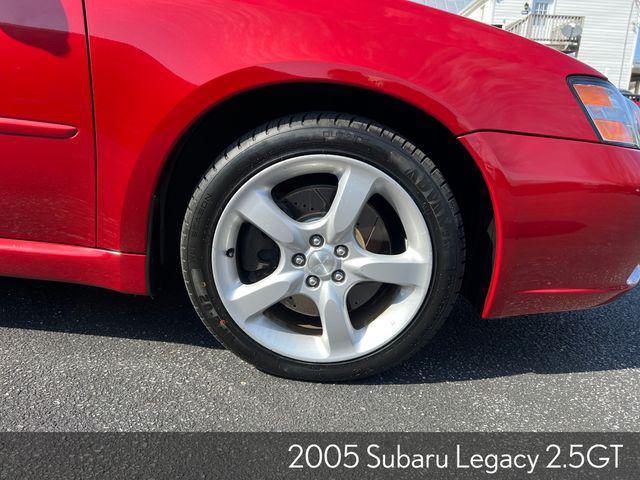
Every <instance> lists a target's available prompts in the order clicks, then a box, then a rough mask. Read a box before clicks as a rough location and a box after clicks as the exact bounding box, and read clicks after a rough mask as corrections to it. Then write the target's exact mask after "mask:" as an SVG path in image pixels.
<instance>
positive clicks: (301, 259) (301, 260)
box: [291, 253, 307, 267]
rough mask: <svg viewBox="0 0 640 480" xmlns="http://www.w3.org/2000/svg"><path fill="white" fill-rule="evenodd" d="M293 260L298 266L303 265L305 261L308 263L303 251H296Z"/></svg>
mask: <svg viewBox="0 0 640 480" xmlns="http://www.w3.org/2000/svg"><path fill="white" fill-rule="evenodd" d="M291 261H292V262H293V264H294V265H295V266H296V267H302V266H303V265H304V264H305V263H307V259H306V258H305V257H304V255H303V254H301V253H296V254H295V255H294V256H293V258H292V259H291Z"/></svg>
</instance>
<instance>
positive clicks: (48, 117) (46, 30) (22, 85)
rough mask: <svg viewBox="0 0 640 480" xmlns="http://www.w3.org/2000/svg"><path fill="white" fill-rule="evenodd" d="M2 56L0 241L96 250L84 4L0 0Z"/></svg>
mask: <svg viewBox="0 0 640 480" xmlns="http://www.w3.org/2000/svg"><path fill="white" fill-rule="evenodd" d="M0 58H1V59H2V70H1V73H0V92H1V93H0V117H3V118H2V120H0V133H2V135H0V158H1V160H0V237H4V238H17V239H24V240H38V241H47V242H55V243H67V244H75V245H85V246H95V229H96V225H95V217H96V212H95V210H96V205H95V188H96V186H95V182H96V180H95V158H94V142H93V120H92V113H91V89H90V82H89V66H88V60H87V42H86V37H85V29H84V15H83V11H82V2H81V1H79V0H2V1H0ZM14 119H21V120H26V121H27V122H26V123H25V122H22V123H20V122H19V121H16V120H14ZM29 121H30V122H29ZM50 124H56V125H50ZM68 127H72V128H73V129H74V130H77V131H74V134H71V135H69V133H70V132H69V130H68ZM65 129H66V130H65ZM61 130H62V131H61ZM24 135H35V137H29V136H24Z"/></svg>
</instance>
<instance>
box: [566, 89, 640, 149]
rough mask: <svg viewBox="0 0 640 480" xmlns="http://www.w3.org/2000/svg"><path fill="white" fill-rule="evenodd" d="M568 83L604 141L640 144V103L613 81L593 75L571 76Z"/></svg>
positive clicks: (626, 145)
mask: <svg viewBox="0 0 640 480" xmlns="http://www.w3.org/2000/svg"><path fill="white" fill-rule="evenodd" d="M569 85H571V88H572V89H573V92H574V93H575V95H576V98H577V99H578V101H579V102H580V104H581V105H582V107H583V108H584V110H585V113H586V114H587V116H588V117H589V120H590V121H591V124H592V125H593V128H594V129H595V131H596V133H597V134H598V137H600V140H602V141H603V142H605V143H611V144H613V145H622V146H625V147H635V148H640V123H639V122H638V120H639V119H640V112H639V111H638V107H637V106H636V105H635V104H634V103H633V102H632V101H631V100H629V99H628V98H626V97H625V96H624V95H622V93H620V91H619V90H618V89H617V88H616V87H614V86H613V85H612V84H610V83H609V82H607V81H605V80H601V79H598V78H592V77H571V78H570V79H569Z"/></svg>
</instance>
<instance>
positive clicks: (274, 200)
mask: <svg viewBox="0 0 640 480" xmlns="http://www.w3.org/2000/svg"><path fill="white" fill-rule="evenodd" d="M338 120H339V118H338V119H336V117H335V116H333V117H332V116H323V115H317V116H315V118H314V120H313V121H312V122H305V121H304V119H300V120H299V121H292V120H290V121H289V122H287V123H285V125H286V127H285V126H282V123H284V122H280V121H279V122H278V123H277V127H276V128H274V124H270V125H267V126H265V127H264V128H263V129H261V130H259V131H258V133H257V134H256V132H254V133H253V135H252V136H251V137H250V138H247V139H246V140H245V141H241V142H239V144H238V145H237V146H236V147H234V148H233V149H231V150H230V151H229V152H227V154H226V155H225V157H224V159H222V160H220V161H218V162H217V163H216V165H215V167H214V168H213V169H212V170H211V171H210V172H209V173H208V174H207V175H206V176H205V177H204V179H203V180H202V183H201V185H200V187H199V188H198V189H197V190H196V192H195V194H194V197H193V199H192V201H191V205H190V208H189V210H188V212H187V215H186V217H185V223H184V226H183V239H182V257H183V258H182V260H183V270H184V275H185V281H186V284H187V288H188V290H189V293H190V296H191V299H192V301H193V302H194V305H195V306H196V309H197V311H198V313H199V314H200V316H201V317H202V318H203V320H204V322H205V324H206V325H207V326H208V327H209V328H210V329H211V330H212V332H213V333H214V334H215V335H216V336H217V337H218V338H219V339H220V340H221V341H222V342H223V343H224V344H225V345H227V346H228V347H229V348H231V349H233V350H234V351H235V352H236V353H238V354H239V355H241V356H242V357H243V358H246V359H248V360H249V361H251V362H253V363H254V364H256V365H257V366H258V367H259V368H262V369H265V370H267V371H270V372H272V373H276V374H279V375H285V376H290V377H294V378H303V379H311V380H341V379H347V378H356V377H361V376H365V375H370V374H372V373H375V372H377V371H380V370H382V369H384V368H388V367H389V366H391V365H393V364H394V363H396V362H397V361H399V360H401V359H402V358H404V357H406V356H408V355H409V354H410V353H412V352H414V351H415V350H417V348H419V346H420V345H422V344H423V343H424V342H425V341H426V340H428V338H429V337H431V336H432V335H433V333H434V332H435V330H436V328H437V326H439V324H440V323H441V322H442V321H443V320H444V318H445V317H446V314H447V311H448V309H449V308H450V306H451V302H452V300H453V299H454V298H455V295H456V293H457V290H458V288H459V282H460V276H461V268H462V254H463V249H462V248H463V245H462V241H461V238H462V235H460V232H461V228H462V227H461V224H460V222H459V216H458V215H456V210H457V208H456V206H455V201H454V200H453V198H452V196H451V195H450V192H449V191H448V187H447V186H446V183H445V182H444V181H443V179H442V177H441V175H440V174H439V172H438V171H437V170H436V169H435V167H433V166H432V165H431V163H430V162H429V160H428V159H427V158H426V157H425V156H424V154H422V153H421V152H420V151H419V150H417V149H416V148H415V147H413V146H412V145H411V144H409V143H408V142H406V141H404V140H402V139H401V138H400V137H398V136H397V135H396V136H392V135H385V132H386V131H385V130H382V129H381V128H380V127H377V126H376V125H375V124H373V123H372V122H368V121H367V122H365V121H359V120H357V119H352V120H350V121H349V122H348V123H344V124H341V123H340V122H339V121H338ZM373 127H375V128H373ZM345 132H348V133H349V134H350V135H345ZM399 140H401V141H399ZM425 167H427V168H425Z"/></svg>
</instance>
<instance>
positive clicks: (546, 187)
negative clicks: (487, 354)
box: [461, 133, 640, 317]
mask: <svg viewBox="0 0 640 480" xmlns="http://www.w3.org/2000/svg"><path fill="white" fill-rule="evenodd" d="M461 141H462V142H463V144H464V145H465V146H466V147H467V148H468V149H469V150H470V151H471V152H472V154H473V155H474V157H475V158H476V160H477V161H478V162H479V163H480V164H481V165H482V168H483V170H484V171H485V173H486V175H485V178H486V179H487V181H488V184H489V187H490V189H491V192H492V196H493V201H494V208H495V209H497V211H498V215H497V218H496V223H497V231H498V237H499V246H500V247H499V252H500V255H499V256H498V257H497V259H496V262H495V271H494V278H493V282H492V285H491V289H490V292H489V296H488V298H487V300H486V304H485V310H484V315H485V316H487V317H499V316H509V315H520V314H526V313H540V312H551V311H558V310H575V309H580V308H587V307H592V306H595V305H598V304H601V303H605V302H607V301H609V300H611V299H612V298H614V297H615V296H617V295H619V294H620V293H621V292H623V291H625V290H628V289H629V286H628V285H627V283H626V282H627V278H629V275H630V274H631V272H632V271H633V269H634V268H635V267H636V265H638V264H639V263H640V242H639V241H638V232H640V151H638V150H632V149H628V148H621V147H613V146H607V145H601V144H595V143H587V142H579V141H569V140H559V139H550V138H541V137H532V136H523V135H507V134H500V133H475V134H471V135H467V136H464V137H462V138H461Z"/></svg>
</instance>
